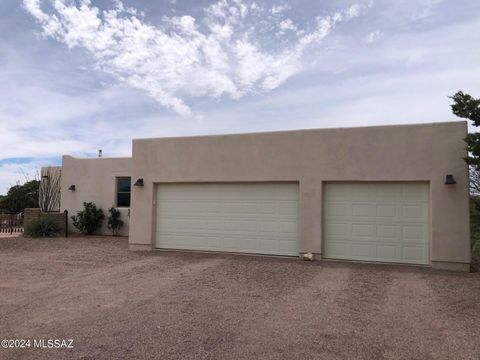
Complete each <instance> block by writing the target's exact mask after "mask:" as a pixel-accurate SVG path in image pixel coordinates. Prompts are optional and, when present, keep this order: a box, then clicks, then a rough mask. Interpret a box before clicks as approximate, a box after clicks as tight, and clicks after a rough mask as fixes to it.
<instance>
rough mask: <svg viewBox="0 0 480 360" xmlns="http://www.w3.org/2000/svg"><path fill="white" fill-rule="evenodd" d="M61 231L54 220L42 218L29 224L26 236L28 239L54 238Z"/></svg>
mask: <svg viewBox="0 0 480 360" xmlns="http://www.w3.org/2000/svg"><path fill="white" fill-rule="evenodd" d="M60 231H61V229H60V226H59V225H58V224H57V223H56V222H55V221H54V220H53V219H49V218H41V219H38V220H35V221H33V222H31V223H30V224H28V225H27V227H26V228H25V232H24V234H25V236H28V237H53V236H57V235H59V234H60Z"/></svg>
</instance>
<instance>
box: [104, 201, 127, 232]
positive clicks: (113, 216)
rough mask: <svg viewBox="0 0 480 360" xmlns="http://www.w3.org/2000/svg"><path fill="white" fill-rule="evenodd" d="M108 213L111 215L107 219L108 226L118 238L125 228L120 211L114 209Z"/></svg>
mask: <svg viewBox="0 0 480 360" xmlns="http://www.w3.org/2000/svg"><path fill="white" fill-rule="evenodd" d="M108 212H109V213H110V215H109V216H108V219H107V226H108V228H109V229H110V230H112V235H113V236H116V235H118V231H119V230H120V229H121V228H122V226H123V220H122V219H120V211H119V210H118V209H115V208H114V207H112V208H110V209H109V210H108Z"/></svg>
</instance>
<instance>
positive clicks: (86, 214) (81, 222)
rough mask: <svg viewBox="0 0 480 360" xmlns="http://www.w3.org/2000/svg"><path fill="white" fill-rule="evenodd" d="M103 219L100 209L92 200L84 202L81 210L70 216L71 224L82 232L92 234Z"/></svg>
mask: <svg viewBox="0 0 480 360" xmlns="http://www.w3.org/2000/svg"><path fill="white" fill-rule="evenodd" d="M104 219H105V215H104V214H103V210H102V209H98V208H97V207H96V206H95V204H94V203H92V202H84V203H83V210H82V211H79V212H77V215H76V216H72V220H73V226H75V227H76V228H77V229H78V230H79V231H80V232H81V233H82V234H87V235H92V234H93V233H95V231H96V230H97V229H99V228H100V227H101V226H102V222H103V220H104Z"/></svg>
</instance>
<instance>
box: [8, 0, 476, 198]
mask: <svg viewBox="0 0 480 360" xmlns="http://www.w3.org/2000/svg"><path fill="white" fill-rule="evenodd" d="M459 90H463V91H464V92H467V93H470V94H471V95H472V96H475V97H480V1H478V0H396V1H391V0H321V1H320V0H315V1H314V0H290V1H270V0H264V1H263V0H255V1H247V0H211V1H208V0H157V1H146V0H123V1H120V0H99V1H95V0H90V1H88V0H23V1H22V0H0V99H1V100H0V125H1V126H0V194H5V193H6V192H7V190H8V188H9V187H10V186H11V185H14V184H16V183H17V182H24V181H25V180H28V179H34V178H35V177H36V176H38V175H37V174H38V171H39V170H40V168H41V167H42V166H46V165H60V164H61V156H62V155H64V154H69V155H73V156H77V157H94V156H96V154H97V152H98V149H102V150H103V154H104V156H130V155H131V140H132V139H133V138H148V137H163V136H188V135H204V134H221V133H243V132H257V131H276V130H289V129H304V128H327V127H351V126H369V125H386V124H407V123H424V122H441V121H452V120H457V119H458V118H456V117H455V116H454V115H452V114H451V109H450V103H451V100H450V99H449V98H448V96H451V95H453V94H454V93H455V92H457V91H459Z"/></svg>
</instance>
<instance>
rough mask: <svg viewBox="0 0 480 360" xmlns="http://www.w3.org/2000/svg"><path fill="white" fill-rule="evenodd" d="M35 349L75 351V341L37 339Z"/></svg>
mask: <svg viewBox="0 0 480 360" xmlns="http://www.w3.org/2000/svg"><path fill="white" fill-rule="evenodd" d="M33 347H35V348H41V349H62V348H63V349H73V339H38V340H37V339H35V340H33Z"/></svg>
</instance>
